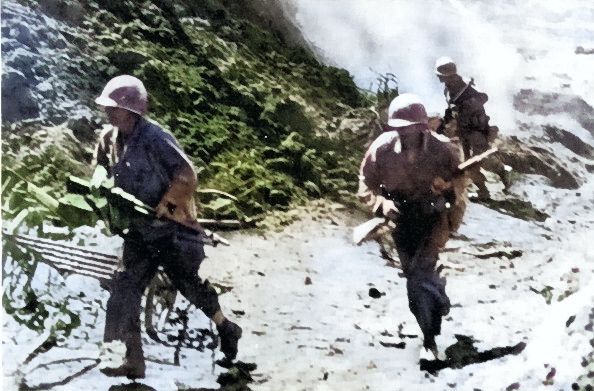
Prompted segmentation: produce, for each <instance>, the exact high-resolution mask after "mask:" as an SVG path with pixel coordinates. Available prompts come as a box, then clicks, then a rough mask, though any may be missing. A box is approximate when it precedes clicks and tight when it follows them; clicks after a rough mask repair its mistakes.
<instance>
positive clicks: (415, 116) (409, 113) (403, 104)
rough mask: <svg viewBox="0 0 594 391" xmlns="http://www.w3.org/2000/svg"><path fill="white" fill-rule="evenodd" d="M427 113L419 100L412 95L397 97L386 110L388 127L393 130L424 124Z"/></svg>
mask: <svg viewBox="0 0 594 391" xmlns="http://www.w3.org/2000/svg"><path fill="white" fill-rule="evenodd" d="M426 123H427V112H426V111H425V106H424V105H423V103H422V102H421V98H419V97H418V96H417V95H414V94H401V95H398V96H397V97H396V98H394V100H392V103H390V107H389V108H388V125H389V126H391V127H394V128H400V127H404V126H409V125H414V124H426Z"/></svg>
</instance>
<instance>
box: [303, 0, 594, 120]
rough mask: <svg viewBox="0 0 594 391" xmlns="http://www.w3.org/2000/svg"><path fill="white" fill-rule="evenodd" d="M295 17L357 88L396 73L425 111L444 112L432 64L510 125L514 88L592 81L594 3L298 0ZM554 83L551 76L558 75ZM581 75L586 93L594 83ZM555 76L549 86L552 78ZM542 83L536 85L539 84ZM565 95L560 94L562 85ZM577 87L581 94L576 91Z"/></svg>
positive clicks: (592, 100) (573, 0)
mask: <svg viewBox="0 0 594 391" xmlns="http://www.w3.org/2000/svg"><path fill="white" fill-rule="evenodd" d="M292 5H293V6H294V9H295V10H296V13H295V14H294V17H295V19H296V24H297V25H298V26H299V27H300V29H301V32H302V33H303V35H304V36H305V39H306V40H307V41H308V42H309V45H310V47H313V48H314V50H315V51H316V52H317V55H318V56H319V58H320V59H321V60H322V61H324V62H325V63H328V64H331V65H334V66H338V67H341V68H345V69H347V70H348V71H349V72H350V73H351V74H352V75H353V76H354V79H355V82H356V83H357V85H359V86H360V87H361V88H366V89H371V90H375V88H376V87H377V76H378V74H386V73H393V74H395V75H396V76H397V78H398V80H399V87H400V91H401V92H411V93H415V94H417V95H419V96H421V97H422V98H423V99H424V100H425V103H426V106H427V109H428V111H429V112H443V110H444V109H445V107H446V103H445V99H444V97H443V85H442V84H440V83H439V81H438V79H437V77H436V76H435V72H434V66H435V60H436V59H437V58H439V57H441V56H449V57H452V58H453V59H454V60H455V61H456V63H457V65H458V71H459V73H460V74H461V75H462V76H466V77H473V78H474V79H475V83H476V85H477V88H478V89H479V90H482V91H484V92H486V93H487V94H488V95H489V98H490V101H489V103H488V104H487V111H488V113H489V115H491V117H492V118H493V119H494V123H496V124H497V125H499V126H500V128H501V127H504V128H505V127H511V126H513V124H514V123H515V119H514V118H513V115H512V114H511V113H513V110H512V109H511V105H512V101H513V99H512V97H513V94H515V93H517V92H518V90H519V89H520V88H546V89H549V90H550V89H553V90H554V89H557V88H562V86H563V85H565V86H567V81H565V83H563V80H561V79H562V75H563V73H565V72H568V73H569V71H570V70H571V74H575V72H574V69H575V67H576V66H577V67H583V68H584V70H585V69H586V68H587V67H588V66H591V68H590V71H589V72H586V73H589V74H592V75H594V72H592V71H591V69H594V66H593V65H594V64H593V63H592V60H594V56H592V55H590V56H586V55H582V56H577V55H576V53H575V50H576V47H577V46H583V47H585V48H588V47H594V27H593V24H592V20H594V5H593V4H592V3H591V2H588V1H581V0H547V1H544V2H543V1H536V0H528V1H525V2H521V3H519V2H515V1H497V2H493V1H489V0H473V1H470V0H441V1H440V0H421V1H414V2H413V1H408V0H366V1H360V0H340V1H338V0H324V1H320V0H297V1H293V2H292ZM555 75H557V76H555ZM592 75H590V76H584V78H586V79H585V80H580V83H577V82H576V83H574V84H575V85H576V86H577V85H581V86H585V87H582V89H583V91H576V92H577V93H580V94H581V95H582V96H584V98H585V99H586V100H587V101H588V102H589V103H590V104H591V105H592V104H594V96H593V95H592V92H588V91H587V89H588V87H587V86H588V85H589V86H590V90H592V88H591V87H592V86H593V85H594V76H592ZM551 77H552V79H551ZM545 80H546V83H548V84H547V85H546V86H545V85H536V84H537V83H538V82H539V81H540V82H541V83H545ZM565 88H566V87H565ZM576 88H581V87H576Z"/></svg>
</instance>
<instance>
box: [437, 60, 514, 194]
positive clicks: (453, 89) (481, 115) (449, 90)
mask: <svg viewBox="0 0 594 391" xmlns="http://www.w3.org/2000/svg"><path fill="white" fill-rule="evenodd" d="M435 74H436V75H437V77H438V79H439V81H440V82H442V83H444V85H445V88H444V95H445V97H446V102H447V104H448V108H447V109H446V112H445V116H444V118H443V122H442V123H441V125H440V126H439V127H438V129H437V132H438V133H443V134H445V135H447V136H448V137H457V138H459V140H460V143H461V145H462V151H463V153H464V159H468V158H471V157H473V156H475V155H479V154H481V153H483V152H485V151H486V150H487V149H489V147H490V143H491V142H493V141H494V139H495V137H496V136H497V130H498V129H497V127H495V126H489V116H488V115H487V114H486V113H485V108H484V105H485V103H486V102H487V101H488V99H489V97H488V96H487V94H485V93H482V92H479V91H477V90H476V89H475V88H474V80H473V79H470V80H469V81H465V80H464V79H463V78H462V77H461V76H460V75H459V74H458V72H457V69H456V64H455V63H454V60H452V59H451V58H450V57H441V58H439V59H437V61H436V62H435ZM490 163H491V164H494V163H495V162H493V161H492V160H491V161H490ZM493 170H494V171H496V173H497V174H499V175H500V176H501V179H502V180H504V184H506V183H505V179H506V174H505V170H504V169H503V165H502V164H496V165H495V166H494V167H493ZM469 176H470V178H471V179H472V181H473V182H474V184H475V185H476V186H477V188H478V191H477V196H478V198H479V199H483V200H485V199H489V197H490V194H489V190H488V189H487V186H486V184H485V182H486V178H485V176H484V175H483V174H482V173H481V171H480V166H478V165H477V166H476V167H475V168H473V169H471V170H469Z"/></svg>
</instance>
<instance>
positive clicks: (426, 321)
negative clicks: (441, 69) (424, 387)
mask: <svg viewBox="0 0 594 391" xmlns="http://www.w3.org/2000/svg"><path fill="white" fill-rule="evenodd" d="M388 115H389V119H388V124H387V131H386V132H384V133H382V134H381V135H380V136H379V137H378V138H377V139H376V140H375V141H374V142H373V143H372V144H371V146H370V147H369V149H368V150H367V153H366V154H365V157H364V159H363V162H362V163H361V169H360V177H359V178H360V181H359V191H358V194H357V195H358V197H359V199H360V200H362V201H363V202H365V203H366V204H367V205H368V206H370V207H371V209H372V211H373V212H374V213H375V214H376V215H378V216H385V217H386V218H387V219H390V220H392V221H394V222H395V228H394V229H393V231H392V237H393V239H394V243H395V245H396V250H397V252H398V257H399V259H400V263H401V265H402V270H403V272H404V275H405V276H406V278H407V292H408V300H409V307H410V309H411V311H412V313H413V314H414V316H415V317H416V319H417V322H418V323H419V326H420V328H421V330H422V332H423V336H424V341H423V346H424V347H425V348H426V349H429V350H431V351H432V352H433V354H434V355H435V356H436V357H437V345H436V343H435V336H436V335H439V334H440V332H441V318H442V316H444V315H446V314H447V313H448V312H449V308H450V301H449V298H448V296H447V295H446V293H445V279H443V278H441V277H440V276H439V272H438V271H437V270H436V264H437V261H438V257H439V251H440V249H441V248H442V247H443V246H444V245H445V243H446V242H447V240H448V237H449V235H450V233H451V232H452V231H455V230H456V229H458V227H459V226H460V224H461V222H462V217H463V215H464V211H465V209H466V199H465V179H464V175H463V174H462V173H460V171H459V170H458V165H459V163H460V158H459V153H458V149H457V147H456V146H455V145H453V144H451V143H449V142H444V141H441V140H440V139H438V138H437V136H436V135H434V134H433V133H432V132H430V131H429V130H428V126H427V120H428V118H427V113H426V111H425V107H424V105H423V103H422V102H421V100H420V98H419V97H418V96H416V95H413V94H402V95H399V96H398V97H396V98H395V99H394V100H393V101H392V102H391V104H390V107H389V109H388Z"/></svg>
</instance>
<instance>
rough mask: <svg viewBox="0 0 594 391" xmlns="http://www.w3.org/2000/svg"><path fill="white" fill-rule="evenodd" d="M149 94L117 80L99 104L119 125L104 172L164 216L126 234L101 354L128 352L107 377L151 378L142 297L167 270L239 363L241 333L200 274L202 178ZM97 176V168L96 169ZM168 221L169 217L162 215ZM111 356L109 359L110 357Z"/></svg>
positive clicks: (100, 161)
mask: <svg viewBox="0 0 594 391" xmlns="http://www.w3.org/2000/svg"><path fill="white" fill-rule="evenodd" d="M147 101H148V96H147V91H146V89H145V87H144V85H143V83H142V82H141V81H140V80H138V79H137V78H135V77H133V76H128V75H123V76H118V77H115V78H113V79H111V80H110V81H109V82H108V83H107V85H106V86H105V88H104V89H103V92H102V93H101V96H99V97H98V98H97V99H96V100H95V102H96V103H97V104H99V105H101V106H104V107H105V112H106V114H107V118H108V120H109V122H110V123H111V124H112V125H113V126H114V128H112V129H109V130H107V131H104V132H103V133H102V134H101V137H100V140H99V144H98V145H97V149H96V151H95V161H96V164H97V167H98V169H99V170H105V171H107V174H108V176H109V177H112V178H114V181H115V185H116V186H117V187H120V188H121V189H123V190H124V191H126V192H128V193H130V194H131V195H133V196H135V197H136V198H138V199H139V200H140V201H142V202H144V203H145V204H148V205H149V206H151V207H154V208H155V209H156V210H157V216H154V217H149V216H147V217H146V218H144V219H137V220H136V221H135V223H134V224H133V225H132V226H130V227H129V228H128V230H127V232H126V233H125V234H122V236H123V237H124V255H123V266H124V270H123V271H121V272H118V273H116V275H115V276H114V278H113V282H112V285H111V289H110V297H109V300H108V302H107V309H106V319H105V335H104V343H103V346H102V353H106V352H112V353H113V352H117V351H123V352H122V353H123V354H124V359H123V362H122V363H120V364H118V365H112V364H111V363H110V362H109V361H107V362H104V361H105V360H104V361H102V363H101V364H100V369H101V372H103V373H104V374H105V375H108V376H127V377H128V378H131V379H137V378H144V377H145V369H146V365H145V361H144V355H143V351H142V342H141V336H140V318H139V317H140V311H141V298H142V294H143V292H144V290H145V288H146V287H147V285H148V284H149V283H150V281H151V280H152V279H153V277H154V276H155V274H156V273H157V268H158V267H159V266H162V267H163V269H164V271H165V273H166V274H167V276H168V277H169V278H170V279H171V281H172V282H173V284H174V285H175V287H176V288H177V289H179V290H180V292H181V293H182V294H183V295H184V296H185V297H186V298H187V299H188V300H189V301H190V302H191V303H192V304H194V305H195V306H196V307H198V308H199V309H200V310H202V312H204V314H205V315H206V316H208V317H209V318H210V319H211V320H212V321H213V322H214V323H215V324H216V327H217V331H218V333H219V337H220V340H221V351H222V352H223V353H224V354H225V356H226V358H227V359H230V360H232V359H234V358H235V356H236V354H237V344H238V340H239V338H240V337H241V334H242V330H241V328H240V327H239V326H238V325H236V324H235V323H233V322H231V321H230V320H228V319H227V318H226V317H225V316H224V315H223V313H222V312H221V307H220V305H219V301H218V295H217V292H216V291H215V289H214V288H213V287H212V286H211V285H210V284H209V283H208V280H205V281H203V280H202V279H201V278H200V277H199V276H198V268H199V267H200V263H201V262H202V260H203V259H204V258H205V255H204V248H203V244H202V242H201V241H200V240H199V236H198V235H199V234H198V232H197V231H196V229H193V228H198V229H199V228H200V227H199V224H198V221H197V219H196V211H195V206H194V198H193V196H194V191H195V188H196V174H195V172H194V169H193V168H192V164H191V162H190V160H189V159H188V157H187V156H186V155H185V154H184V152H183V151H182V148H181V147H180V145H179V144H178V142H177V141H176V140H175V138H174V137H173V136H172V135H171V134H169V133H167V132H165V131H164V130H163V129H162V128H161V127H159V126H158V125H156V124H154V123H152V122H149V121H147V120H146V119H145V118H144V117H143V114H144V113H145V111H146V108H147ZM96 172H97V171H96ZM160 217H162V218H160ZM105 356H107V355H105Z"/></svg>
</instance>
